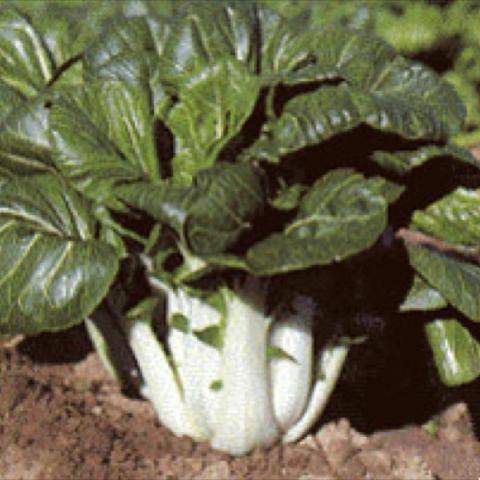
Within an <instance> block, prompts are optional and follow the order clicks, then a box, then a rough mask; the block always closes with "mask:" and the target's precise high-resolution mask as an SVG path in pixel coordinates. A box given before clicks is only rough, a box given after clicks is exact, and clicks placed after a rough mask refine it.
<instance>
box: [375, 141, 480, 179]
mask: <svg viewBox="0 0 480 480" xmlns="http://www.w3.org/2000/svg"><path fill="white" fill-rule="evenodd" d="M439 157H451V158H452V159H454V160H457V161H459V162H462V163H465V164H467V165H472V166H475V167H477V168H478V167H479V162H478V161H477V160H475V158H474V157H473V156H472V154H471V153H470V152H469V151H468V150H464V149H463V148H460V147H458V146H456V145H452V144H448V145H444V146H442V145H425V146H422V147H419V148H417V149H415V150H401V151H393V152H389V151H383V150H377V151H375V152H373V153H372V155H371V159H372V160H373V161H374V162H376V163H378V164H379V165H380V166H382V167H383V168H385V169H387V170H391V171H394V172H395V173H398V174H400V175H403V174H406V173H409V172H410V171H412V170H413V169H414V168H416V167H419V166H421V165H423V164H424V163H426V162H428V161H430V160H433V159H435V158H439Z"/></svg>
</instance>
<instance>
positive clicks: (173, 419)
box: [128, 320, 204, 440]
mask: <svg viewBox="0 0 480 480" xmlns="http://www.w3.org/2000/svg"><path fill="white" fill-rule="evenodd" d="M128 338H129V343H130V346H131V348H132V350H133V353H134V354H135V358H136V359H137V362H138V365H139V367H140V370H141V372H142V376H143V379H144V382H145V384H144V386H143V387H142V389H141V393H142V395H144V396H145V397H146V398H148V399H149V400H150V401H151V402H152V404H153V406H154V408H155V410H156V411H157V414H158V416H159V418H160V421H161V422H162V423H163V424H164V425H165V426H166V427H168V428H169V429H170V430H172V431H173V432H174V433H175V434H176V435H189V436H190V437H192V438H194V439H195V440H203V438H204V435H203V432H202V431H201V430H200V431H199V429H198V427H197V426H196V424H195V422H194V421H193V420H192V419H191V417H190V414H189V411H188V409H187V408H186V407H185V404H184V402H183V395H182V391H181V387H180V385H179V384H178V382H177V379H176V378H175V373H174V371H173V370H172V367H171V365H170V364H169V361H168V358H167V356H166V354H165V351H164V349H163V347H162V346H161V344H160V343H159V342H158V340H157V338H156V335H155V332H154V331H153V330H152V327H151V325H150V324H149V323H147V322H144V321H140V320H135V321H134V322H132V324H131V325H130V326H129V329H128Z"/></svg>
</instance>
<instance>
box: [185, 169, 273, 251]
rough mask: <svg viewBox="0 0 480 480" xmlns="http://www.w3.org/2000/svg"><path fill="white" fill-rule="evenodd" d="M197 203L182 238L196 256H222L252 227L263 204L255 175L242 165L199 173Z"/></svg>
mask: <svg viewBox="0 0 480 480" xmlns="http://www.w3.org/2000/svg"><path fill="white" fill-rule="evenodd" d="M193 188H194V191H195V196H196V201H195V202H194V203H193V204H192V206H191V207H190V209H189V212H188V216H187V218H186V221H185V227H184V231H185V236H186V238H187V240H188V244H189V245H190V247H191V249H192V251H193V252H194V253H197V254H199V255H209V254H214V253H221V252H223V251H225V250H226V249H227V248H228V247H229V246H231V245H233V243H234V242H235V241H236V240H237V239H238V238H239V237H240V235H241V234H242V233H244V232H245V231H247V230H249V229H250V228H251V227H252V224H251V221H252V220H253V219H254V218H255V216H256V214H257V213H258V211H259V209H261V208H262V207H263V204H264V193H263V187H262V185H261V182H260V178H259V176H258V174H257V173H256V172H255V171H254V170H253V169H252V168H250V167H249V168H245V165H229V166H228V167H227V166H226V165H224V166H222V165H218V166H216V167H213V168H211V169H209V170H204V171H202V172H200V173H199V174H198V175H197V176H196V178H195V182H194V187H193Z"/></svg>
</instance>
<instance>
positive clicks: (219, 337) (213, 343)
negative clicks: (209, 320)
mask: <svg viewBox="0 0 480 480" xmlns="http://www.w3.org/2000/svg"><path fill="white" fill-rule="evenodd" d="M193 334H194V335H195V336H196V337H197V338H198V339H199V340H200V341H201V342H203V343H205V344H206V345H208V346H210V347H213V348H216V349H217V350H221V349H222V347H223V328H222V327H221V326H220V325H210V326H209V327H205V328H204V329H202V330H194V331H193Z"/></svg>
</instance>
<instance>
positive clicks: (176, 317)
mask: <svg viewBox="0 0 480 480" xmlns="http://www.w3.org/2000/svg"><path fill="white" fill-rule="evenodd" d="M168 325H169V326H170V327H172V328H174V329H176V330H179V331H180V332H183V333H188V332H189V331H190V320H189V319H188V318H187V317H186V316H185V315H182V314H181V313H178V312H177V313H174V314H173V315H171V316H170V317H169V319H168Z"/></svg>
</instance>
